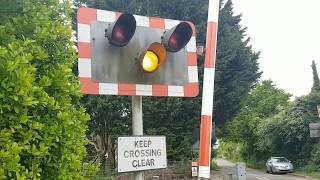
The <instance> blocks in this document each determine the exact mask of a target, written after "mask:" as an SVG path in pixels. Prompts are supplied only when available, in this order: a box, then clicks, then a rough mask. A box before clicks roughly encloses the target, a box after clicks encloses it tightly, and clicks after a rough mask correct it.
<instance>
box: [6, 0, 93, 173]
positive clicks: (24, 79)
mask: <svg viewBox="0 0 320 180" xmlns="http://www.w3.org/2000/svg"><path fill="white" fill-rule="evenodd" d="M6 2H8V3H9V1H6ZM6 5H8V6H6ZM1 6H2V7H6V8H7V10H8V11H4V12H3V13H2V14H1V16H0V19H1V21H0V82H1V83H0V179H83V178H84V176H85V175H90V174H89V173H92V172H93V169H94V167H93V166H92V165H90V164H88V163H85V162H83V158H84V157H85V155H86V150H85V145H86V144H87V139H86V134H85V132H86V129H87V126H86V122H87V121H88V120H89V116H88V115H87V114H86V113H85V110H84V109H83V108H82V107H80V106H79V105H78V102H79V99H80V97H81V93H80V91H79V83H78V79H77V78H76V77H75V76H74V74H73V73H72V72H71V67H72V66H73V64H74V63H75V60H76V56H75V50H74V49H73V48H72V42H71V41H70V39H71V26H69V25H68V22H70V19H69V18H68V14H69V13H70V12H71V9H70V4H69V3H67V2H65V3H59V2H58V1H56V0H47V1H45V2H44V1H40V0H25V1H20V2H19V3H17V4H14V3H9V4H6V3H4V4H3V3H1Z"/></svg>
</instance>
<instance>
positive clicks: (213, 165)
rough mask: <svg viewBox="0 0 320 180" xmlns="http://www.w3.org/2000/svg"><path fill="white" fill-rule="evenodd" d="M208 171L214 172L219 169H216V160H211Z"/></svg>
mask: <svg viewBox="0 0 320 180" xmlns="http://www.w3.org/2000/svg"><path fill="white" fill-rule="evenodd" d="M210 169H212V170H215V171H216V170H218V169H219V167H218V164H217V161H216V160H214V159H212V160H211V165H210Z"/></svg>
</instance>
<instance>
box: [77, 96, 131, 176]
mask: <svg viewBox="0 0 320 180" xmlns="http://www.w3.org/2000/svg"><path fill="white" fill-rule="evenodd" d="M81 102H82V104H83V105H84V107H86V110H87V112H88V113H89V114H90V115H91V120H90V121H88V125H89V127H90V129H89V131H88V136H89V139H90V142H91V145H93V146H91V147H92V148H89V159H90V160H94V161H95V162H100V163H101V164H102V165H101V166H100V169H101V173H102V174H103V173H104V172H105V171H107V170H110V169H115V167H116V164H115V162H116V154H115V153H116V138H117V136H120V135H127V134H129V130H130V127H131V119H130V117H131V106H130V105H129V103H128V98H127V97H117V98H115V97H114V96H85V97H84V98H82V100H81ZM93 147H94V148H93Z"/></svg>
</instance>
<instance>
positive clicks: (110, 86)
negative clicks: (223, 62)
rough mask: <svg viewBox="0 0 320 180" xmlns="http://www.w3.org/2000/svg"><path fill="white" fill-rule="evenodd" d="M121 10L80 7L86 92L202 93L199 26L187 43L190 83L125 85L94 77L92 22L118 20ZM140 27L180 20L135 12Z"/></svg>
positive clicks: (80, 45)
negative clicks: (198, 48) (198, 51)
mask: <svg viewBox="0 0 320 180" xmlns="http://www.w3.org/2000/svg"><path fill="white" fill-rule="evenodd" d="M120 15H121V13H118V12H112V11H105V10H99V9H92V8H80V9H79V10H78V16H77V19H78V56H79V59H78V70H79V78H80V82H81V84H82V86H81V91H82V92H83V93H84V94H100V95H124V96H176V97H195V96H197V95H198V93H199V83H198V67H197V54H196V37H195V27H194V25H193V23H191V22H188V23H190V25H191V27H192V29H193V35H192V37H191V39H190V41H189V42H188V44H187V45H186V49H187V57H188V59H187V61H188V79H189V83H188V84H187V85H185V86H171V85H162V84H121V83H119V84H118V83H99V82H95V81H93V80H92V79H91V77H92V76H91V45H90V42H91V41H90V39H91V37H90V24H91V22H92V21H105V22H114V21H115V20H116V19H117V18H118V17H119V16H120ZM134 17H135V19H136V23H137V26H145V27H152V28H159V29H170V28H172V27H174V26H175V25H177V24H178V23H179V22H180V21H177V20H171V19H161V18H157V17H145V16H139V15H134Z"/></svg>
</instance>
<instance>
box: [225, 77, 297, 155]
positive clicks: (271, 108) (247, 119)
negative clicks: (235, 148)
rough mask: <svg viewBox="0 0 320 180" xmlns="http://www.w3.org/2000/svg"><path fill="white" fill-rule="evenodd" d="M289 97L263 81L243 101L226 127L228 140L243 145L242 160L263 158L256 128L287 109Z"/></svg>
mask: <svg viewBox="0 0 320 180" xmlns="http://www.w3.org/2000/svg"><path fill="white" fill-rule="evenodd" d="M290 96H291V94H288V93H286V92H285V91H284V90H282V89H279V88H277V87H276V86H275V85H274V84H273V83H272V81H271V80H265V81H262V82H261V83H260V84H258V86H257V87H256V88H255V89H254V90H253V91H252V92H251V93H250V94H249V96H248V97H247V98H246V99H245V101H244V102H243V104H242V107H241V110H240V112H239V113H237V115H236V116H235V119H234V120H233V121H232V122H231V123H230V124H229V126H228V130H229V133H230V134H229V135H230V137H229V139H230V140H231V141H234V142H243V143H244V147H243V148H244V149H243V157H244V159H246V160H248V159H259V158H262V159H263V158H265V153H264V152H263V151H259V148H258V147H257V144H258V142H259V140H258V139H259V137H260V136H259V135H258V134H257V133H258V132H259V130H258V127H259V125H260V124H261V123H262V122H264V121H266V119H267V118H269V117H271V116H273V115H275V114H278V113H280V112H281V111H282V110H283V109H284V108H285V107H287V106H288V105H289V98H290ZM275 119H277V118H275ZM266 144H267V143H266Z"/></svg>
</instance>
